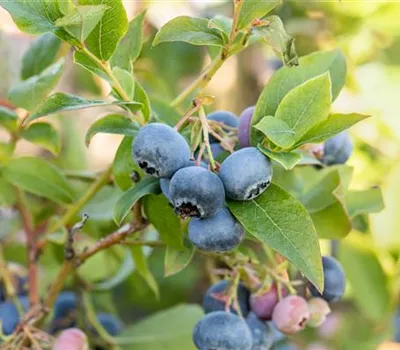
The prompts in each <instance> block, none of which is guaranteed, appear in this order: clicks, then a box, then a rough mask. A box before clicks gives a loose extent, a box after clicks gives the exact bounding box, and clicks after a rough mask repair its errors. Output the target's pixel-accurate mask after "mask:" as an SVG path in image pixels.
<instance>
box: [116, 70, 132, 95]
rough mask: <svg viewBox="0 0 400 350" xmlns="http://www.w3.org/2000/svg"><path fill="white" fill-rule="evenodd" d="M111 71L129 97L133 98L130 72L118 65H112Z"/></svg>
mask: <svg viewBox="0 0 400 350" xmlns="http://www.w3.org/2000/svg"><path fill="white" fill-rule="evenodd" d="M112 71H113V74H114V76H115V78H116V79H117V80H118V82H119V84H120V85H121V87H122V89H123V90H124V91H125V93H126V94H127V96H128V97H129V99H133V95H134V93H135V81H134V80H133V76H132V74H131V73H130V72H128V71H127V70H124V69H121V68H119V67H114V68H113V70H112ZM120 97H121V96H120ZM121 100H122V97H121Z"/></svg>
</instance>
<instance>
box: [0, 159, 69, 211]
mask: <svg viewBox="0 0 400 350" xmlns="http://www.w3.org/2000/svg"><path fill="white" fill-rule="evenodd" d="M3 174H4V177H5V178H6V179H7V180H8V181H9V182H11V183H12V184H13V185H15V186H17V187H19V188H21V189H23V190H25V191H27V192H30V193H33V194H36V195H38V196H41V197H45V198H48V199H51V200H53V201H55V202H58V203H72V202H73V201H74V199H75V198H74V194H73V192H72V190H71V188H70V186H69V184H68V182H67V180H66V178H65V177H64V175H63V174H62V173H61V172H60V171H59V169H57V168H56V167H55V166H54V165H52V164H51V163H49V162H47V161H45V160H44V159H41V158H31V157H25V158H18V159H13V160H11V161H10V162H9V163H8V164H7V166H6V167H5V169H4V172H3Z"/></svg>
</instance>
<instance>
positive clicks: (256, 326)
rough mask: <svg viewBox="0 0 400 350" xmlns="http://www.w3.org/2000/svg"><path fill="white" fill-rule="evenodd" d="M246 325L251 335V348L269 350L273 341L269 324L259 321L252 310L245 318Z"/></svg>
mask: <svg viewBox="0 0 400 350" xmlns="http://www.w3.org/2000/svg"><path fill="white" fill-rule="evenodd" d="M246 322H247V326H248V327H249V328H250V331H251V334H252V336H253V347H252V348H251V350H269V349H271V347H272V345H273V343H274V337H273V334H272V331H271V329H270V328H269V326H268V325H267V324H266V323H265V322H263V321H261V320H260V319H259V318H258V317H257V315H256V314H255V313H254V312H251V313H250V314H249V316H247V318H246Z"/></svg>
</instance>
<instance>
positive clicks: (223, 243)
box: [189, 208, 245, 252]
mask: <svg viewBox="0 0 400 350" xmlns="http://www.w3.org/2000/svg"><path fill="white" fill-rule="evenodd" d="M244 234H245V230H244V228H243V226H242V225H241V224H240V223H239V222H237V221H236V219H235V218H234V217H233V216H232V214H231V213H230V212H229V210H228V209H226V208H224V209H222V210H221V211H219V212H218V213H217V214H215V215H214V216H211V217H209V218H205V219H195V218H193V219H192V220H191V221H190V223H189V239H190V241H191V242H192V243H193V244H194V245H195V246H196V247H197V248H199V249H201V250H205V251H209V252H227V251H230V250H232V249H234V248H236V247H237V246H238V245H239V244H240V242H242V240H243V237H244Z"/></svg>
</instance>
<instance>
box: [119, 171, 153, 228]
mask: <svg viewBox="0 0 400 350" xmlns="http://www.w3.org/2000/svg"><path fill="white" fill-rule="evenodd" d="M159 192H160V184H159V181H158V179H156V178H153V177H145V178H144V179H142V180H140V181H139V182H138V183H137V184H136V185H135V186H134V187H132V188H131V189H129V190H128V191H126V192H125V193H124V194H123V195H122V197H121V198H120V199H119V200H118V202H117V203H116V204H115V207H114V221H115V222H116V224H117V225H121V223H122V221H123V220H124V218H125V217H126V216H127V215H128V213H129V211H130V210H131V209H132V207H133V206H134V205H135V203H136V202H137V201H138V200H139V199H141V198H143V197H144V196H147V195H149V194H154V193H159Z"/></svg>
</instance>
